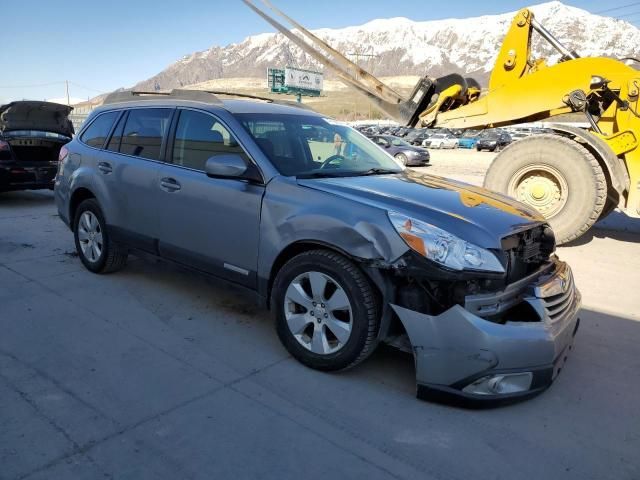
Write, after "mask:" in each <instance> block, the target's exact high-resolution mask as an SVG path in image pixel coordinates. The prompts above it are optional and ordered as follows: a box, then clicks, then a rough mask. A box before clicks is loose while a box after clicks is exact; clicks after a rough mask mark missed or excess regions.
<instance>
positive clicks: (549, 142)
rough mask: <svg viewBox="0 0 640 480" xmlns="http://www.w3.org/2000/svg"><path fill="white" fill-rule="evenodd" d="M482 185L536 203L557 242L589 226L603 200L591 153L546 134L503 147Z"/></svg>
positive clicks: (572, 237)
mask: <svg viewBox="0 0 640 480" xmlns="http://www.w3.org/2000/svg"><path fill="white" fill-rule="evenodd" d="M484 186H485V188H488V189H491V190H496V191H498V192H501V193H504V194H506V195H509V196H511V197H513V198H515V199H517V200H520V201H521V202H524V203H526V204H528V205H531V206H532V207H534V208H536V209H537V210H538V211H539V212H540V213H541V214H542V215H544V216H545V218H547V220H548V221H549V224H550V225H551V227H552V228H553V230H554V232H555V235H556V239H557V241H558V243H559V244H562V243H567V242H570V241H572V240H575V239H576V238H578V237H580V236H581V235H582V234H584V233H585V232H586V231H587V230H589V228H591V226H592V225H593V224H594V223H595V222H596V221H597V220H598V218H599V217H600V214H601V213H602V210H603V208H604V205H605V201H606V199H607V182H606V178H605V175H604V172H603V171H602V167H601V166H600V164H599V163H598V161H597V160H596V158H595V157H594V156H593V155H592V154H591V153H590V152H589V151H588V150H587V149H586V148H584V147H582V146H581V145H580V144H578V143H577V142H574V141H572V140H571V139H568V138H565V137H561V136H559V135H550V134H543V135H536V136H535V137H527V138H523V139H522V140H520V141H518V142H515V143H513V144H511V145H509V146H508V147H506V148H505V149H504V150H503V151H502V152H501V153H500V154H499V155H498V156H497V157H496V158H495V160H494V161H493V163H492V164H491V167H490V168H489V170H488V171H487V174H486V177H485V180H484Z"/></svg>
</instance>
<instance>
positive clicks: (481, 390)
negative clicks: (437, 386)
mask: <svg viewBox="0 0 640 480" xmlns="http://www.w3.org/2000/svg"><path fill="white" fill-rule="evenodd" d="M532 381H533V373H531V372H523V373H500V374H495V375H487V376H485V377H482V378H479V379H478V380H475V381H474V382H472V383H470V384H469V385H467V386H466V387H464V388H463V389H462V391H463V392H465V393H472V394H474V395H508V394H510V393H519V392H526V391H528V390H529V389H530V388H531V382H532Z"/></svg>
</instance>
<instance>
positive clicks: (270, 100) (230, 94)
mask: <svg viewBox="0 0 640 480" xmlns="http://www.w3.org/2000/svg"><path fill="white" fill-rule="evenodd" d="M203 92H207V93H211V94H213V95H224V96H227V97H238V98H250V99H252V100H263V101H265V102H268V103H275V104H276V105H285V106H288V107H297V108H303V109H305V110H313V108H311V107H310V106H309V105H305V104H304V103H300V102H296V101H294V100H281V99H278V98H269V97H261V96H259V95H251V94H248V93H236V92H225V91H223V90H203Z"/></svg>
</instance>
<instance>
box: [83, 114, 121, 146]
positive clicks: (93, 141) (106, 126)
mask: <svg viewBox="0 0 640 480" xmlns="http://www.w3.org/2000/svg"><path fill="white" fill-rule="evenodd" d="M119 113H120V112H106V113H101V114H100V115H98V117H96V119H95V120H94V121H93V122H91V125H89V126H88V127H87V129H86V130H85V131H84V132H83V133H82V135H81V136H80V140H81V141H82V142H83V143H86V144H87V145H89V146H90V147H95V148H102V146H103V145H104V142H105V140H106V139H107V136H108V135H109V132H110V131H111V127H112V126H113V122H115V121H116V118H117V117H118V114H119Z"/></svg>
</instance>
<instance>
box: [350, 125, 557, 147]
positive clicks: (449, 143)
mask: <svg viewBox="0 0 640 480" xmlns="http://www.w3.org/2000/svg"><path fill="white" fill-rule="evenodd" d="M355 128H356V129H357V130H359V131H360V132H361V133H363V134H364V135H366V136H368V137H370V138H372V137H376V136H380V135H392V136H394V137H396V138H402V139H403V140H404V141H405V142H407V143H408V144H410V145H413V146H421V147H426V148H429V149H440V148H467V149H476V150H477V151H483V150H488V151H491V152H495V151H499V150H502V149H503V148H505V147H506V146H507V145H509V144H510V143H512V142H514V141H516V140H519V139H521V138H525V137H528V136H530V135H536V134H541V133H549V130H548V129H544V128H534V127H508V128H491V129H484V130H472V129H467V130H465V129H447V128H409V127H399V126H390V125H384V126H375V125H359V126H356V127H355Z"/></svg>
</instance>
